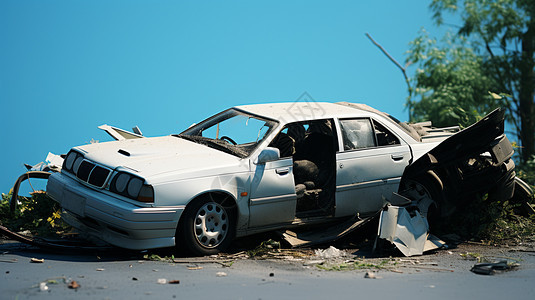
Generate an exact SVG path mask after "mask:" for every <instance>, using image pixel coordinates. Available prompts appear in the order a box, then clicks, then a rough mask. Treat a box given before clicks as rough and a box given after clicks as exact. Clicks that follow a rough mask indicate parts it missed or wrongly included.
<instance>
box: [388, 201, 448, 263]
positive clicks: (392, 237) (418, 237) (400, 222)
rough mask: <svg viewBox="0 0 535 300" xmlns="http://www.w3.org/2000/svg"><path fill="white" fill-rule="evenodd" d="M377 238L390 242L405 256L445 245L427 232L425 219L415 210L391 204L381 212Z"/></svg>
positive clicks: (420, 253)
mask: <svg viewBox="0 0 535 300" xmlns="http://www.w3.org/2000/svg"><path fill="white" fill-rule="evenodd" d="M377 238H382V239H385V240H387V241H389V242H391V243H392V244H394V245H395V246H396V247H397V248H398V249H399V250H400V251H401V253H403V255H405V256H413V255H422V254H423V253H424V252H425V251H430V250H435V249H438V248H441V247H443V246H445V245H446V243H445V242H443V241H442V240H440V239H438V238H437V237H435V236H433V235H431V234H429V225H428V223H427V220H426V218H425V217H423V216H422V215H421V214H420V213H419V212H418V211H417V210H412V211H410V212H409V211H408V210H407V209H406V208H405V207H399V206H392V205H388V206H386V207H385V208H384V209H383V211H382V212H381V216H380V218H379V229H378V233H377Z"/></svg>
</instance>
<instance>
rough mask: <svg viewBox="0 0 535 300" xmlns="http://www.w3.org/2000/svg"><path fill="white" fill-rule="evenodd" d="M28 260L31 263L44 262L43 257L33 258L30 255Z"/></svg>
mask: <svg viewBox="0 0 535 300" xmlns="http://www.w3.org/2000/svg"><path fill="white" fill-rule="evenodd" d="M30 262H31V263H38V264H42V263H44V262H45V259H44V258H33V257H32V258H31V259H30Z"/></svg>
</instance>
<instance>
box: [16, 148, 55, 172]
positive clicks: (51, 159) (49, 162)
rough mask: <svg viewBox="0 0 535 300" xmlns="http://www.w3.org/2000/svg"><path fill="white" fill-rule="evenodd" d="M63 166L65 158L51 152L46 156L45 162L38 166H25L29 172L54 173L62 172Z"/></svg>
mask: <svg viewBox="0 0 535 300" xmlns="http://www.w3.org/2000/svg"><path fill="white" fill-rule="evenodd" d="M62 165H63V157H61V156H60V155H56V154H54V153H51V152H48V155H47V156H46V158H45V160H44V161H42V162H40V163H38V164H36V165H33V166H32V165H28V164H25V166H26V168H27V169H28V171H53V172H59V171H61V166H62Z"/></svg>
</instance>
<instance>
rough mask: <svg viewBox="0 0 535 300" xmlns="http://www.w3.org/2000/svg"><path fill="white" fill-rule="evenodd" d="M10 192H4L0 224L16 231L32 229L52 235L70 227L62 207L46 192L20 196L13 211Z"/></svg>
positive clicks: (35, 231) (0, 205) (44, 235)
mask: <svg viewBox="0 0 535 300" xmlns="http://www.w3.org/2000/svg"><path fill="white" fill-rule="evenodd" d="M10 199H11V193H10V194H7V195H6V194H4V193H2V200H1V202H0V224H2V225H3V226H5V227H7V228H9V229H10V230H12V231H14V232H20V231H26V230H28V231H30V232H31V233H32V234H34V235H38V236H42V237H50V236H53V235H55V234H57V233H61V232H64V231H66V230H68V229H69V228H70V226H69V225H67V224H66V223H65V222H63V220H62V219H61V208H60V206H59V204H58V203H57V202H55V201H54V200H52V199H50V198H49V197H48V196H47V195H46V193H45V192H43V191H37V192H33V193H32V194H31V197H20V196H19V198H18V200H19V204H18V205H17V208H16V209H15V212H13V213H12V212H11V210H10V205H9V200H10Z"/></svg>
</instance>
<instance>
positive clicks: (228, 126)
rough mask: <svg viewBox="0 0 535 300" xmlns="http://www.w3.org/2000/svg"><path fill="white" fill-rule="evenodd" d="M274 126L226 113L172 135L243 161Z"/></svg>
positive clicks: (271, 122)
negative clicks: (234, 156)
mask: <svg viewBox="0 0 535 300" xmlns="http://www.w3.org/2000/svg"><path fill="white" fill-rule="evenodd" d="M276 124H277V122H275V121H272V120H268V119H264V118H261V117H258V116H255V115H251V114H248V113H245V112H242V111H239V110H236V109H229V110H226V111H224V112H222V113H220V114H217V115H215V116H213V117H211V118H208V119H206V120H204V121H203V122H201V123H199V124H197V125H194V126H192V127H190V128H188V129H187V130H185V131H184V132H182V133H180V134H178V135H175V136H177V137H180V138H183V139H187V140H189V141H192V142H195V143H198V144H203V145H206V146H208V147H211V148H214V149H217V150H220V151H224V152H227V153H230V154H233V155H236V156H238V157H241V158H244V157H247V156H249V155H250V154H251V152H253V151H254V149H256V147H257V146H258V144H259V143H260V142H262V141H263V140H264V138H265V137H266V136H267V135H268V134H269V133H270V132H271V130H272V129H273V127H274V126H275V125H276Z"/></svg>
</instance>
